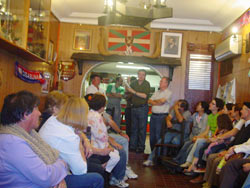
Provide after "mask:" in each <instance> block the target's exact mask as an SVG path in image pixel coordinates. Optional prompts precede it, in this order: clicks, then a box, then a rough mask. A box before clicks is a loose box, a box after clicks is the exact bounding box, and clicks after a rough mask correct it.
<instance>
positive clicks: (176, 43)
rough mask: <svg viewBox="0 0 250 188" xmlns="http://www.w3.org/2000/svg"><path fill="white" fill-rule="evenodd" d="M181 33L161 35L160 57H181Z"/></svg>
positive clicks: (164, 33)
mask: <svg viewBox="0 0 250 188" xmlns="http://www.w3.org/2000/svg"><path fill="white" fill-rule="evenodd" d="M181 48H182V33H169V32H163V33H162V43H161V56H162V57H173V58H180V57H181Z"/></svg>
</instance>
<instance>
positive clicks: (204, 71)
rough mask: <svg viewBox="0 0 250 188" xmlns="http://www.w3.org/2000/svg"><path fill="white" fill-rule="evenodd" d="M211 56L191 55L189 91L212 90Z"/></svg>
mask: <svg viewBox="0 0 250 188" xmlns="http://www.w3.org/2000/svg"><path fill="white" fill-rule="evenodd" d="M211 61H212V56H211V55H201V54H190V62H189V75H188V80H189V82H188V89H193V90H210V80H211V68H212V65H211Z"/></svg>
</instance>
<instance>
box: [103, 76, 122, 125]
mask: <svg viewBox="0 0 250 188" xmlns="http://www.w3.org/2000/svg"><path fill="white" fill-rule="evenodd" d="M122 83H123V80H122V78H121V77H117V78H116V81H115V84H109V85H108V87H107V90H106V95H107V97H108V104H107V111H108V110H109V111H111V113H110V115H111V116H113V120H114V121H115V123H116V124H117V125H118V126H119V127H120V124H121V99H122V95H123V94H124V89H123V88H122V87H121V85H122ZM113 110H114V111H113ZM112 112H113V113H112Z"/></svg>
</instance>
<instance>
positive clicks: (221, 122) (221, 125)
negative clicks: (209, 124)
mask: <svg viewBox="0 0 250 188" xmlns="http://www.w3.org/2000/svg"><path fill="white" fill-rule="evenodd" d="M217 126H218V127H217V130H216V132H215V134H214V137H216V136H219V135H222V134H224V133H226V132H228V131H230V130H231V129H232V128H233V126H232V122H231V120H230V118H229V116H228V115H227V114H221V115H219V116H218V117H217ZM210 143H211V142H210V140H209V139H207V140H206V143H203V144H198V145H197V147H196V150H195V152H194V158H193V161H192V164H191V165H190V166H189V168H188V170H187V172H190V171H192V170H195V169H196V168H197V166H196V164H197V162H198V160H199V155H203V153H202V154H201V152H200V150H201V149H202V148H208V149H207V150H206V153H207V154H210V153H214V152H219V150H221V149H223V148H225V147H226V146H225V145H224V143H223V142H218V143H213V144H211V146H209V144H210ZM218 145H219V146H220V147H219V148H218ZM214 147H217V148H216V149H217V150H216V149H214V150H213V148H214Z"/></svg>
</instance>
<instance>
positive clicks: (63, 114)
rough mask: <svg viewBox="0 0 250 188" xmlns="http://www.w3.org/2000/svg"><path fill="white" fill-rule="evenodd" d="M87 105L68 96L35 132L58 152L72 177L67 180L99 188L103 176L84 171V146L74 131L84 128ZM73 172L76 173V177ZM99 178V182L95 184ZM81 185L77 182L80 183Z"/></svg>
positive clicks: (81, 100) (82, 185)
mask: <svg viewBox="0 0 250 188" xmlns="http://www.w3.org/2000/svg"><path fill="white" fill-rule="evenodd" d="M87 114H88V104H87V103H86V101H85V100H84V99H80V98H77V97H70V98H69V99H68V100H67V102H66V103H65V104H64V105H63V106H62V108H61V110H60V111H59V113H58V115H57V116H54V115H52V116H51V117H50V118H49V119H48V120H47V121H46V122H45V123H44V125H43V126H42V128H41V129H40V131H39V134H40V136H41V137H42V138H43V139H44V140H45V141H46V142H47V143H48V144H49V145H50V146H51V147H53V148H55V149H57V150H58V151H59V155H60V158H62V159H63V160H64V161H65V162H67V164H68V165H69V168H70V170H71V172H72V173H73V175H74V176H73V177H74V178H76V177H81V178H79V179H78V180H75V179H74V178H72V179H71V180H70V183H72V184H74V185H75V186H77V185H78V184H79V185H78V187H103V178H102V177H101V176H100V175H99V174H97V173H87V162H86V156H85V149H84V147H83V144H82V140H81V137H79V135H78V134H76V132H77V131H82V130H84V129H85V128H86V127H87ZM76 175H77V176H76ZM99 179H101V181H102V184H99V185H97V184H96V183H97V182H98V181H99ZM80 184H81V185H80Z"/></svg>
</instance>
